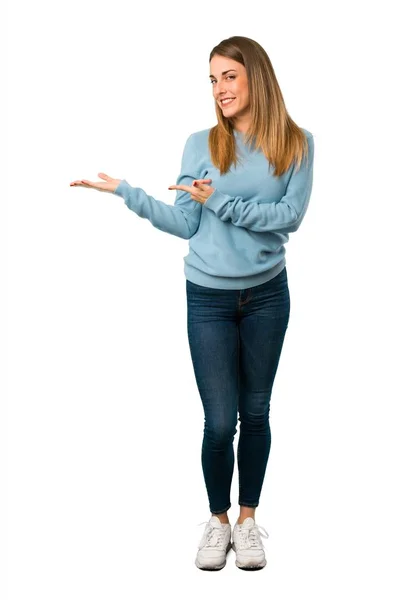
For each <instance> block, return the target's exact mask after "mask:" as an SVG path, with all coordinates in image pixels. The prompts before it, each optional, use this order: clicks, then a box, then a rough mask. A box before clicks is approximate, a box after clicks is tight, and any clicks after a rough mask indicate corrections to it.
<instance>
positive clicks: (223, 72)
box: [210, 69, 237, 79]
mask: <svg viewBox="0 0 400 600" xmlns="http://www.w3.org/2000/svg"><path fill="white" fill-rule="evenodd" d="M229 71H235V73H236V72H237V71H236V69H228V70H227V71H222V75H226V73H229ZM210 77H213V78H214V79H215V77H214V75H210Z"/></svg>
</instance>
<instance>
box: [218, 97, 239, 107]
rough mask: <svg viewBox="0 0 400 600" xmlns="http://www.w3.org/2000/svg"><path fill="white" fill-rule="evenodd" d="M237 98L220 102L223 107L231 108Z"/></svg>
mask: <svg viewBox="0 0 400 600" xmlns="http://www.w3.org/2000/svg"><path fill="white" fill-rule="evenodd" d="M235 100H236V98H226V99H225V98H224V99H223V100H221V101H220V104H221V106H230V105H231V104H232V102H235Z"/></svg>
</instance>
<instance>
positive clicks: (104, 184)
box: [69, 173, 122, 193]
mask: <svg viewBox="0 0 400 600" xmlns="http://www.w3.org/2000/svg"><path fill="white" fill-rule="evenodd" d="M98 176H99V177H100V178H101V179H103V180H104V181H89V180H88V179H76V180H75V181H72V182H71V183H70V184H69V185H70V186H77V185H80V186H82V187H87V188H93V189H95V190H98V191H99V192H111V193H114V192H115V190H116V189H117V187H118V186H119V184H120V182H121V181H122V179H114V178H113V177H110V176H109V175H106V174H105V173H98Z"/></svg>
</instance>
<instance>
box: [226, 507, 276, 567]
mask: <svg viewBox="0 0 400 600" xmlns="http://www.w3.org/2000/svg"><path fill="white" fill-rule="evenodd" d="M260 529H262V530H263V531H264V532H265V533H266V534H267V535H263V534H262V533H261V532H260V531H259V530H260ZM260 536H263V537H267V538H268V537H269V535H268V533H267V532H266V531H265V529H264V527H260V526H259V525H256V524H255V522H254V519H252V518H251V517H247V518H246V519H245V520H244V521H243V523H242V524H241V525H239V524H238V522H237V521H236V523H235V526H234V528H233V544H232V548H233V550H234V551H235V552H236V561H235V564H236V566H237V567H239V569H244V570H252V571H255V570H257V569H262V568H263V567H265V565H266V564H267V561H266V559H265V553H264V547H263V543H262V540H261V537H260Z"/></svg>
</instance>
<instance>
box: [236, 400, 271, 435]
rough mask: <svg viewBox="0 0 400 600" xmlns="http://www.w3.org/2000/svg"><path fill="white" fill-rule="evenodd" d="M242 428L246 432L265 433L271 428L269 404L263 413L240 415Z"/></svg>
mask: <svg viewBox="0 0 400 600" xmlns="http://www.w3.org/2000/svg"><path fill="white" fill-rule="evenodd" d="M239 420H240V427H241V429H242V430H243V429H245V430H246V431H252V432H258V433H263V432H265V431H267V429H268V427H269V404H268V405H267V406H266V407H265V410H263V411H262V412H257V413H252V412H248V411H247V412H244V411H242V412H240V413H239Z"/></svg>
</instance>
